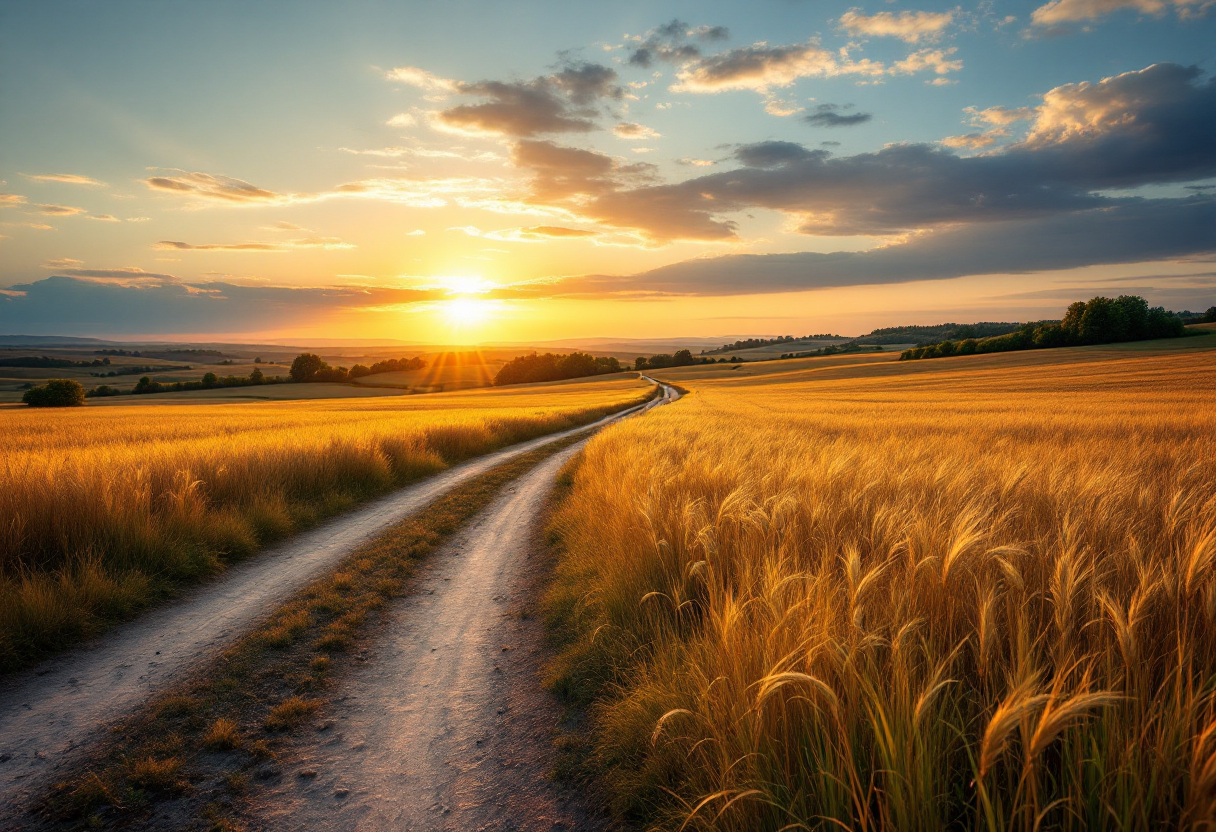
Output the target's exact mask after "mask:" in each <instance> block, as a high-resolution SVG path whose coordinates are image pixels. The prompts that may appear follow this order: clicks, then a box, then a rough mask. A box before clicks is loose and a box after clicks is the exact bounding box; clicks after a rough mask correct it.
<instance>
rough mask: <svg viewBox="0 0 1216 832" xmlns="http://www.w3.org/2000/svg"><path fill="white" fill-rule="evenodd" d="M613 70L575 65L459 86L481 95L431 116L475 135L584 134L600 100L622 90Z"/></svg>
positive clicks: (464, 91) (467, 92) (614, 96)
mask: <svg viewBox="0 0 1216 832" xmlns="http://www.w3.org/2000/svg"><path fill="white" fill-rule="evenodd" d="M617 77H618V76H617V73H616V70H614V69H612V68H610V67H606V66H602V65H600V64H594V63H575V64H569V65H567V66H565V67H564V68H563V69H561V70H560V71H558V72H557V73H555V74H553V75H545V76H541V77H539V78H534V79H532V80H530V81H479V82H477V83H474V84H458V85H457V86H456V91H457V92H459V93H460V94H461V95H468V96H476V97H478V98H482V99H484V100H483V101H482V102H481V103H478V104H461V105H458V106H456V107H450V108H448V109H446V110H442V111H440V112H439V113H438V114H437V115H436V119H437V121H438V123H439V124H440V125H442V126H446V127H450V128H455V129H457V130H463V131H471V132H476V133H495V134H499V135H505V136H516V137H521V138H530V137H532V136H538V135H542V134H547V133H587V132H590V131H591V130H595V129H596V123H595V118H596V117H597V116H598V115H599V112H598V111H597V109H596V108H595V106H594V105H595V104H596V103H597V102H599V101H600V100H601V99H608V100H617V99H620V98H621V97H622V96H623V95H624V90H623V89H622V88H621V87H620V85H618V84H617V83H616V81H617Z"/></svg>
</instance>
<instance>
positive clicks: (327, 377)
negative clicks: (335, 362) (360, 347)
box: [287, 352, 426, 383]
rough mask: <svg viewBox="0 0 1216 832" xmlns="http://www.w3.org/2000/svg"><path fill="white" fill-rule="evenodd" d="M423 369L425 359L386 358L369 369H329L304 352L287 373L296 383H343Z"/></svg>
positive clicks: (316, 357) (320, 360)
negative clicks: (379, 374)
mask: <svg viewBox="0 0 1216 832" xmlns="http://www.w3.org/2000/svg"><path fill="white" fill-rule="evenodd" d="M425 367H426V359H424V358H421V357H416V358H388V359H385V360H384V361H377V362H376V363H375V364H372V365H371V366H370V367H367V366H365V365H363V364H356V365H355V366H353V367H351V368H350V369H349V370H348V369H346V368H345V367H331V366H329V363H328V362H326V361H325V360H324V359H323V358H321V356H319V355H316V354H315V353H311V352H306V353H301V354H300V355H297V356H296V358H295V360H294V361H292V362H291V369H290V370H288V371H287V372H288V375H289V376H290V377H291V380H292V381H294V382H297V383H307V382H326V381H328V382H343V381H354V380H355V379H357V378H363V377H364V376H373V375H376V374H377V373H400V372H404V371H406V370H421V369H424V368H425Z"/></svg>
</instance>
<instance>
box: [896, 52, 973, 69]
mask: <svg viewBox="0 0 1216 832" xmlns="http://www.w3.org/2000/svg"><path fill="white" fill-rule="evenodd" d="M957 51H958V49H957V48H955V47H953V46H952V47H950V48H949V49H921V50H918V51H916V52H913V53H912V54H911V55H909V56H908V57H906V58H904V59H903V60H902V61H896V62H895V63H894V64H892V65H891V72H892V73H894V74H897V75H915V74H916V73H918V72H926V71H930V72H936V73H937V74H938V75H945V74H946V73H947V72H957V71H958V70H960V69H962V68H963V62H962V61H956V60H951V59H950V56H951V55H953V54H954V53H955V52H957Z"/></svg>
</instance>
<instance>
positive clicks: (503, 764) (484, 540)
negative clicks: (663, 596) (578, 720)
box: [252, 443, 601, 832]
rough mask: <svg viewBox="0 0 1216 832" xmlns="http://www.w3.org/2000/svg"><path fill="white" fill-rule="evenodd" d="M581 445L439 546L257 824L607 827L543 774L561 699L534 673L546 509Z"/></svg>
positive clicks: (262, 799) (263, 803) (263, 797)
mask: <svg viewBox="0 0 1216 832" xmlns="http://www.w3.org/2000/svg"><path fill="white" fill-rule="evenodd" d="M579 447H581V443H580V445H576V446H573V447H571V448H569V449H567V450H564V451H562V452H560V453H558V454H556V455H554V456H552V457H550V458H549V459H547V460H545V462H543V463H541V464H540V465H539V466H538V467H536V468H534V469H533V470H532V471H530V472H529V473H527V474H525V475H524V476H522V477H520V478H519V479H517V480H516V481H515V482H514V483H513V484H512V485H511V486H510V487H509V490H508V492H507V493H505V494H504V495H503V496H502V497H501V498H500V499H499V500H498V501H497V502H495V503H494V504H493V505H491V506H490V507H489V508H488V509H486V510H485V511H484V512H482V513H481V514H480V515H479V516H478V517H477V518H476V519H475V520H474V521H473V522H472V523H471V524H470V525H469V527H468V528H466V529H464V530H462V531H461V532H460V533H459V534H458V535H457V537H456V538H455V539H453V540H452V541H451V542H450V543H449V544H447V545H446V546H445V547H444V548H443V549H442V550H440V551H439V552H436V553H435V554H433V555H432V556H431V557H430V559H429V564H428V568H427V569H426V570H425V572H424V574H423V575H422V576H421V577H420V580H419V583H418V585H417V587H416V588H415V589H414V590H413V591H412V592H411V593H410V594H409V595H408V596H407V597H406V598H404V599H402V600H401V601H400V602H399V603H398V604H397V607H396V609H395V610H393V611H392V613H391V614H392V615H394V616H395V620H394V621H393V622H392V623H391V624H390V625H389V626H388V628H387V630H386V631H384V632H383V633H381V634H379V635H378V636H377V641H376V645H375V646H374V647H373V648H372V650H371V652H370V653H369V654H368V656H367V661H366V663H364V664H361V665H360V666H359V668H358V669H357V670H355V671H353V674H352V675H351V676H349V677H347V678H346V679H345V680H344V681H343V683H342V688H341V698H340V699H338V700H337V702H336V703H334V704H333V706H332V707H331V708H330V709H329V713H327V714H326V717H327V718H329V719H332V720H333V722H334V723H335V724H334V727H333V728H331V729H329V730H327V731H325V732H322V733H318V734H316V735H314V736H315V739H313V740H310V742H312V743H315V744H313V745H312V746H311V747H306V748H305V749H304V750H303V751H302V752H301V757H300V759H297V760H293V761H292V764H291V765H290V766H289V770H288V771H287V772H286V773H285V776H284V777H283V778H282V779H281V780H280V781H279V782H278V783H277V784H276V785H274V786H272V787H270V788H269V789H267V790H265V791H263V792H261V793H260V795H259V798H258V800H257V805H256V811H255V816H254V818H253V819H252V825H253V826H254V827H255V828H261V829H268V830H270V829H273V830H276V831H278V830H283V832H289V831H290V830H300V831H301V832H303V830H310V831H311V830H352V829H359V830H389V829H391V830H403V831H404V830H469V831H470V832H471V831H472V830H541V829H543V830H552V829H562V828H566V829H580V830H592V829H596V828H600V826H601V823H600V822H599V821H597V820H596V819H595V818H592V817H588V816H587V815H586V814H585V813H584V811H583V810H582V808H581V806H580V805H579V801H578V800H576V799H575V800H572V799H570V796H569V795H565V794H563V793H562V792H561V791H560V790H559V789H558V788H557V787H556V786H554V785H553V784H552V783H550V782H549V781H548V780H547V779H546V777H545V775H546V773H547V772H548V771H549V770H551V768H552V763H553V761H552V759H551V755H552V753H553V750H552V749H553V740H552V731H553V729H554V727H555V726H556V724H557V719H558V716H559V714H558V712H557V708H556V703H555V702H553V701H552V700H551V698H550V697H549V696H548V694H546V692H545V691H543V690H542V689H541V688H540V686H539V684H538V678H537V677H538V674H539V672H540V666H539V662H540V656H539V648H540V646H541V645H542V644H543V634H542V633H541V632H540V627H541V624H540V622H539V621H538V620H537V619H536V618H531V619H528V620H525V619H521V617H520V615H519V613H520V611H521V609H522V608H524V607H525V606H526V605H527V604H528V603H530V602H531V601H532V600H533V598H532V595H533V593H534V591H535V587H536V584H537V582H538V576H537V574H536V572H537V571H538V569H537V567H538V560H539V558H538V557H537V556H536V554H535V553H536V548H535V546H534V545H533V544H534V540H533V537H534V534H535V531H536V526H537V520H538V519H539V515H540V512H541V509H542V507H543V505H544V501H545V498H546V497H547V495H548V494H549V492H550V489H551V488H552V486H553V481H554V477H555V475H556V474H557V472H558V470H559V468H560V467H561V466H562V464H563V463H564V462H565V461H566V460H568V459H569V458H570V457H571V455H573V454H574V453H576V452H577V450H578V448H579ZM530 554H531V557H530ZM314 773H315V774H314Z"/></svg>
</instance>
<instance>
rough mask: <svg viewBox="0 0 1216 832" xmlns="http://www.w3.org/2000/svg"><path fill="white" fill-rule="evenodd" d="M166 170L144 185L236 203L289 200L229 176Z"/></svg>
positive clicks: (180, 194)
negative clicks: (162, 174) (163, 174)
mask: <svg viewBox="0 0 1216 832" xmlns="http://www.w3.org/2000/svg"><path fill="white" fill-rule="evenodd" d="M166 173H167V174H168V175H166V176H153V177H150V178H148V179H145V180H144V184H145V185H147V186H148V187H149V188H151V189H152V190H154V191H164V192H167V193H172V194H176V195H178V196H190V197H195V198H197V199H201V200H207V201H215V202H225V203H229V204H236V205H266V204H273V203H282V202H289V201H291V198H290V197H289V196H285V195H283V194H277V193H274V192H273V191H268V190H265V189H264V188H259V187H256V186H255V185H251V184H249V183H248V182H246V181H244V180H242V179H236V178H234V177H231V176H223V175H216V174H211V173H200V172H197V171H196V172H193V173H190V172H187V171H184V170H176V169H173V170H168V171H166Z"/></svg>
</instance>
